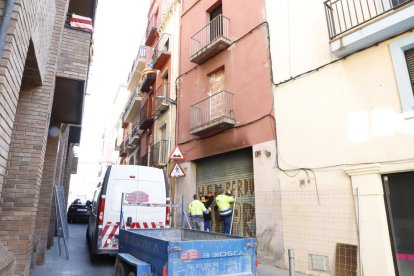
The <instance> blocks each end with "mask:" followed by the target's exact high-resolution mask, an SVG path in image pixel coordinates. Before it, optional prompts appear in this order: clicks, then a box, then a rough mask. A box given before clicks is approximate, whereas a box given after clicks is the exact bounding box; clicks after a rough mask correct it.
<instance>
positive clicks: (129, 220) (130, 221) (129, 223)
mask: <svg viewBox="0 0 414 276" xmlns="http://www.w3.org/2000/svg"><path fill="white" fill-rule="evenodd" d="M131 225H132V218H131V217H128V218H127V221H126V226H128V227H130V226H131Z"/></svg>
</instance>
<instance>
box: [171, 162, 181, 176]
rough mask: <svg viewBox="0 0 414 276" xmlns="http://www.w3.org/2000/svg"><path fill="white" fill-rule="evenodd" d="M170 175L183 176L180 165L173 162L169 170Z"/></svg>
mask: <svg viewBox="0 0 414 276" xmlns="http://www.w3.org/2000/svg"><path fill="white" fill-rule="evenodd" d="M170 176H171V177H180V176H185V172H184V170H183V169H182V168H181V166H180V165H178V164H175V166H174V168H173V169H172V170H171V172H170Z"/></svg>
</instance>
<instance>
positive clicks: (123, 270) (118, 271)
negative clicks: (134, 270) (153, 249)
mask: <svg viewBox="0 0 414 276" xmlns="http://www.w3.org/2000/svg"><path fill="white" fill-rule="evenodd" d="M127 269H128V268H127V266H126V265H125V263H124V262H122V261H120V260H119V259H118V258H116V262H115V276H130V275H129V274H127V271H128V270H127Z"/></svg>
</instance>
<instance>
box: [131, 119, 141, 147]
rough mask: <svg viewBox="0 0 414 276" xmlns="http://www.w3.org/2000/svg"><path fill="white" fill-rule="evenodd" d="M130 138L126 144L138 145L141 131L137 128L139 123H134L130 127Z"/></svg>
mask: <svg viewBox="0 0 414 276" xmlns="http://www.w3.org/2000/svg"><path fill="white" fill-rule="evenodd" d="M129 137H130V139H129V140H128V142H129V144H128V146H133V147H136V146H138V145H139V141H140V140H141V133H140V129H139V124H135V125H134V127H133V128H132V131H131V134H130V136H129Z"/></svg>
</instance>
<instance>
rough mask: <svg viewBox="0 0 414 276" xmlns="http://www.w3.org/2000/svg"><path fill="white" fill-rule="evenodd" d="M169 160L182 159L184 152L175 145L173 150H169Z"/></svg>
mask: <svg viewBox="0 0 414 276" xmlns="http://www.w3.org/2000/svg"><path fill="white" fill-rule="evenodd" d="M168 158H169V159H171V160H184V159H185V158H184V154H183V152H182V151H181V149H180V148H179V147H178V145H177V146H175V148H174V150H173V151H172V152H171V154H170V157H168Z"/></svg>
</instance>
